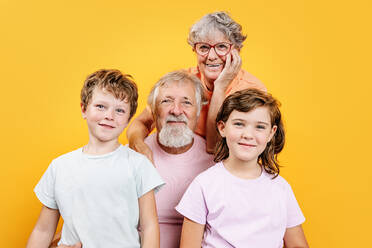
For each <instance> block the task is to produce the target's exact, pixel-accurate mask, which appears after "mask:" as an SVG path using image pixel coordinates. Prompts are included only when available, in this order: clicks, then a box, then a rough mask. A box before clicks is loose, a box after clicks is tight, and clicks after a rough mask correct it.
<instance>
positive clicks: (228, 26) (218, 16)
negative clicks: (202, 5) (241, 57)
mask: <svg viewBox="0 0 372 248" xmlns="http://www.w3.org/2000/svg"><path fill="white" fill-rule="evenodd" d="M216 29H217V30H219V31H220V32H222V33H223V34H224V35H225V36H226V38H228V39H229V40H230V41H231V42H232V43H233V44H234V45H235V46H236V47H237V48H239V49H240V48H242V47H243V41H244V40H245V39H246V38H247V36H245V35H243V34H242V32H241V31H242V26H241V25H240V24H239V23H237V22H235V21H234V20H233V19H231V17H230V16H229V14H228V13H226V12H224V11H219V12H214V13H210V14H207V15H205V16H203V17H202V18H201V19H200V20H199V21H198V22H196V23H195V24H194V25H193V26H192V27H191V28H190V33H189V37H188V39H187V42H188V43H189V44H190V45H191V46H192V47H194V45H195V43H197V42H200V41H201V39H202V38H205V37H206V36H207V35H208V34H210V32H213V31H214V30H216Z"/></svg>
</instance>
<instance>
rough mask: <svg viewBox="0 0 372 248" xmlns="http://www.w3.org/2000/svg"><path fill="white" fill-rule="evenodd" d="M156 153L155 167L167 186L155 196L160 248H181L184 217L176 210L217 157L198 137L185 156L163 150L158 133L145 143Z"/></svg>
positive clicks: (154, 156)
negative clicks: (196, 180)
mask: <svg viewBox="0 0 372 248" xmlns="http://www.w3.org/2000/svg"><path fill="white" fill-rule="evenodd" d="M145 143H146V144H147V145H149V146H150V148H151V150H152V152H153V158H154V164H155V167H156V169H157V171H158V172H159V174H160V176H161V177H162V179H163V180H164V181H165V183H166V184H165V185H164V186H163V187H162V189H161V190H160V191H159V192H158V193H157V194H156V195H155V199H156V207H157V210H158V216H159V225H160V247H161V248H176V247H177V248H178V247H179V242H180V236H181V228H182V222H183V216H182V215H180V214H179V213H178V212H177V211H176V210H175V209H174V208H175V206H176V205H177V204H178V202H179V201H180V200H181V197H182V195H183V194H184V192H185V191H186V189H187V187H188V186H189V184H190V183H191V182H192V180H194V178H195V177H196V176H197V175H198V174H199V173H201V172H202V171H204V170H206V169H208V168H209V167H211V166H212V165H213V164H214V162H213V156H212V155H210V154H208V153H206V146H205V140H204V139H203V138H201V137H200V136H198V135H194V143H193V146H192V147H191V148H190V149H189V150H188V151H186V152H185V153H182V154H169V153H166V152H165V151H164V150H162V149H161V148H160V146H159V144H158V142H157V140H156V133H154V134H152V135H150V136H149V137H147V138H146V139H145Z"/></svg>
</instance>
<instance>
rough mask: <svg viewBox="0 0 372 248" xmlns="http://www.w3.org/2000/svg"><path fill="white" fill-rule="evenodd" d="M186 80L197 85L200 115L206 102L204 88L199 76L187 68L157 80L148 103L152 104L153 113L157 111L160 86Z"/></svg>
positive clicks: (198, 112) (196, 92) (196, 95)
mask: <svg viewBox="0 0 372 248" xmlns="http://www.w3.org/2000/svg"><path fill="white" fill-rule="evenodd" d="M185 82H190V83H192V84H193V85H194V87H195V99H196V105H197V115H198V116H199V114H200V111H201V108H202V106H203V105H204V104H205V103H206V102H205V98H204V88H203V85H202V83H201V81H200V79H199V78H198V77H196V76H195V75H193V74H191V73H189V72H187V71H185V70H177V71H172V72H169V73H167V74H165V75H164V76H163V77H161V78H160V79H159V81H158V82H156V84H155V85H154V87H152V89H151V92H150V95H149V96H148V98H147V104H148V105H150V107H151V111H152V113H155V107H156V98H157V97H158V94H159V88H160V87H163V86H164V85H170V84H174V83H185Z"/></svg>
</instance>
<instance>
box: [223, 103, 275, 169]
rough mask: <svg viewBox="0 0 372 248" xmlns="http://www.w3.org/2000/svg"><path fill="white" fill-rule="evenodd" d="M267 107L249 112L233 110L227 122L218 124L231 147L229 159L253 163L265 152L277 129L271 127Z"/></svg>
mask: <svg viewBox="0 0 372 248" xmlns="http://www.w3.org/2000/svg"><path fill="white" fill-rule="evenodd" d="M270 119H271V118H270V113H269V110H268V108H267V107H258V108H255V109H253V110H251V111H249V112H239V111H236V110H233V111H232V112H231V114H230V116H229V118H228V120H227V121H226V123H224V122H219V123H218V124H217V126H218V130H219V132H220V134H221V136H222V137H225V138H226V143H227V146H228V147H229V158H232V159H238V160H240V161H242V162H252V161H256V162H257V159H258V156H259V155H260V154H261V153H262V152H263V151H264V150H265V148H266V145H267V143H268V142H269V141H270V140H271V138H272V137H273V135H274V133H275V131H276V129H277V127H276V126H273V127H271V121H270Z"/></svg>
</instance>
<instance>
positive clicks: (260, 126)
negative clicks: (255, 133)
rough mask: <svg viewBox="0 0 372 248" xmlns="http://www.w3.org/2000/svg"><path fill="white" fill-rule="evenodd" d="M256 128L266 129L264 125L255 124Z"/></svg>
mask: <svg viewBox="0 0 372 248" xmlns="http://www.w3.org/2000/svg"><path fill="white" fill-rule="evenodd" d="M257 128H258V129H266V127H265V126H264V125H257Z"/></svg>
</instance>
